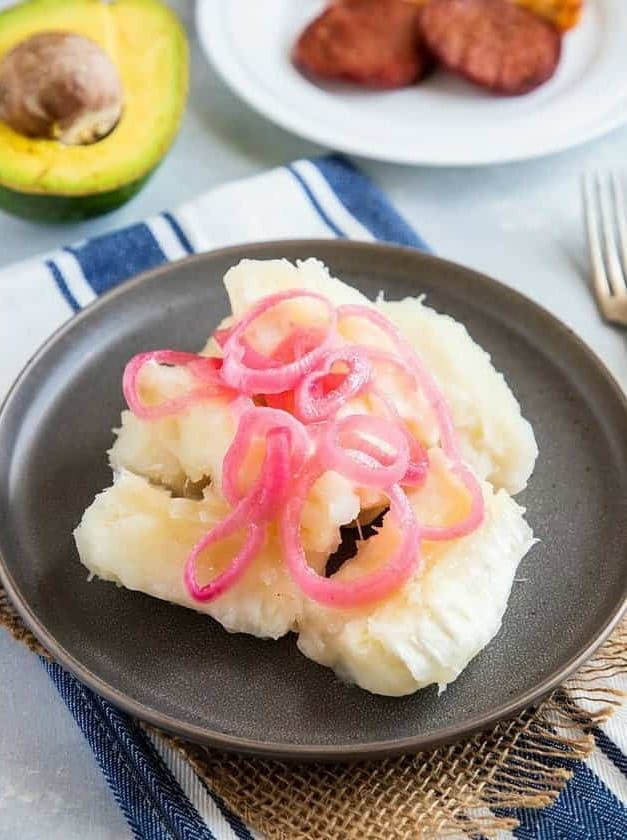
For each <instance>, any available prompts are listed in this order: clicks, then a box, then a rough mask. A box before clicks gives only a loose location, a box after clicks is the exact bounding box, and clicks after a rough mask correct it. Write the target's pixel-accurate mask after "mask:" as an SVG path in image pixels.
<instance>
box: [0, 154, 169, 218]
mask: <svg viewBox="0 0 627 840" xmlns="http://www.w3.org/2000/svg"><path fill="white" fill-rule="evenodd" d="M155 168H156V167H155ZM153 172H154V169H152V170H151V171H150V172H148V173H147V174H146V175H143V176H142V177H141V178H138V179H137V181H132V182H131V183H130V184H124V185H123V186H121V187H117V188H116V189H115V190H109V192H103V193H95V194H93V195H76V196H72V195H52V194H50V193H22V192H18V191H17V190H12V189H10V188H9V187H5V186H3V185H2V184H0V209H2V210H5V211H6V212H7V213H12V214H13V215H14V216H21V217H22V218H23V219H28V220H29V221H36V222H79V221H81V220H82V219H89V218H92V217H93V216H101V215H103V214H104V213H110V212H111V211H112V210H115V209H116V208H117V207H120V206H121V205H122V204H125V203H126V202H127V201H128V200H129V199H131V198H132V197H133V196H134V195H136V194H137V193H138V192H139V190H140V189H141V188H142V187H143V186H144V184H145V183H146V181H147V180H148V179H149V178H150V176H151V175H152V173H153Z"/></svg>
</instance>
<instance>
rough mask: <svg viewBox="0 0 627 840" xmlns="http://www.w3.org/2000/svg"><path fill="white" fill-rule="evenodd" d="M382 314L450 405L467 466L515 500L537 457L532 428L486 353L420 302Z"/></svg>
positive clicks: (388, 307) (384, 305)
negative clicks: (435, 382)
mask: <svg viewBox="0 0 627 840" xmlns="http://www.w3.org/2000/svg"><path fill="white" fill-rule="evenodd" d="M378 308H379V309H380V310H381V311H382V312H383V314H384V315H385V316H386V317H387V318H389V320H390V321H392V323H393V324H394V325H395V326H396V327H397V328H398V329H399V330H400V331H401V332H402V333H403V335H404V336H405V338H406V339H407V340H408V341H409V343H410V344H411V345H412V347H413V349H414V350H415V351H416V352H417V353H418V355H419V356H420V357H421V358H422V359H423V361H424V362H425V363H426V366H427V368H428V369H429V370H430V371H431V373H432V374H433V376H434V377H435V379H436V380H437V382H438V385H439V386H440V388H441V390H442V392H443V394H444V397H445V399H446V401H447V403H448V405H449V408H450V410H451V414H452V416H453V422H454V424H455V429H456V431H457V434H458V435H459V440H460V444H461V448H462V454H463V456H464V460H465V461H466V462H467V463H468V465H469V466H471V467H472V469H473V470H474V472H475V473H476V474H477V475H478V476H480V477H481V478H485V479H487V480H488V481H489V482H491V484H493V485H494V487H496V488H497V489H499V488H501V487H502V488H503V489H504V490H507V492H508V493H511V494H512V495H515V494H516V493H518V492H520V491H521V490H522V489H524V487H525V486H526V484H527V481H528V479H529V476H530V475H531V472H532V471H533V468H534V465H535V462H536V458H537V456H538V446H537V444H536V439H535V436H534V433H533V429H532V427H531V424H530V423H529V422H528V421H527V420H526V419H525V418H524V417H523V416H522V414H521V411H520V405H519V403H518V401H517V399H516V397H515V396H514V394H513V393H512V391H511V388H510V387H509V385H508V384H507V382H506V380H505V377H504V376H503V374H502V373H500V372H499V371H497V370H496V369H495V367H494V365H493V364H492V360H491V358H490V356H489V354H488V353H486V351H485V350H484V349H483V348H482V347H481V346H480V345H479V344H477V343H476V342H475V341H473V340H472V338H471V337H470V335H469V334H468V330H467V329H466V327H465V326H464V325H463V324H461V323H460V322H459V321H456V320H455V319H454V318H451V317H450V316H448V315H443V314H441V313H439V312H436V311H435V309H431V308H430V307H429V306H425V305H424V304H423V303H422V301H421V300H419V299H417V298H406V299H405V300H402V301H385V302H383V301H382V302H380V303H379V304H378Z"/></svg>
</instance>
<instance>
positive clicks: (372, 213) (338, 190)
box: [312, 155, 430, 251]
mask: <svg viewBox="0 0 627 840" xmlns="http://www.w3.org/2000/svg"><path fill="white" fill-rule="evenodd" d="M312 163H313V164H314V166H316V167H317V168H318V169H319V170H320V172H321V173H322V175H323V176H324V178H325V179H326V180H327V182H328V183H329V186H330V187H331V189H332V190H333V192H334V193H335V194H336V195H337V197H338V199H339V200H340V201H341V202H342V204H343V205H344V207H345V208H346V209H347V210H348V212H349V213H350V214H351V215H352V216H354V217H355V218H356V219H357V221H359V222H361V224H362V225H363V226H364V227H365V228H367V229H368V230H369V231H370V233H372V235H373V236H374V237H375V239H379V240H380V241H382V242H395V243H397V244H398V245H410V246H412V247H414V248H420V250H422V251H429V250H430V249H429V247H428V245H427V244H426V242H425V241H424V240H423V239H421V238H420V237H419V236H418V235H417V234H416V232H415V231H414V230H413V228H411V227H410V226H409V225H408V224H407V222H406V221H405V219H404V218H403V217H402V216H401V215H400V213H399V212H398V211H397V210H396V209H395V208H394V207H393V206H392V204H390V202H389V201H388V199H387V198H386V196H385V195H384V193H382V192H381V190H380V189H379V188H378V187H377V186H375V184H373V182H372V181H371V180H370V179H369V178H368V177H367V176H366V175H364V174H363V173H362V172H360V171H359V170H358V169H357V168H356V167H355V166H353V164H352V163H350V161H348V160H347V159H346V158H345V157H343V156H342V155H328V156H327V157H323V158H318V159H317V160H314V161H312Z"/></svg>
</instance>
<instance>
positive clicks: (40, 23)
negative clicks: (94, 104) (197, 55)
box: [0, 0, 188, 221]
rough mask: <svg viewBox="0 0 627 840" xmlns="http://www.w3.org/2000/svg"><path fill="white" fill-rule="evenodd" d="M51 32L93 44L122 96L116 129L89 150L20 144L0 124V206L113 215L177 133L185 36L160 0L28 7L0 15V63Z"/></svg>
mask: <svg viewBox="0 0 627 840" xmlns="http://www.w3.org/2000/svg"><path fill="white" fill-rule="evenodd" d="M54 30H63V31H71V32H77V33H80V34H81V35H84V36H86V37H88V38H91V39H92V40H94V41H96V42H97V43H98V44H99V45H100V46H101V47H102V48H103V49H104V50H105V51H106V52H107V54H108V55H109V57H110V58H111V59H112V61H113V63H114V64H115V66H116V69H117V71H118V74H119V76H120V79H121V82H122V86H123V90H124V110H123V113H122V117H121V119H120V121H119V122H118V124H117V125H116V127H115V128H114V129H113V131H112V132H111V133H110V134H109V135H108V136H107V137H105V138H103V139H102V140H100V141H98V142H97V143H93V144H91V145H88V146H65V145H63V144H61V143H59V142H58V141H56V140H46V139H38V138H31V137H25V136H24V135H21V134H18V133H17V132H15V131H13V130H12V129H11V128H10V127H9V126H8V125H6V124H5V123H2V122H0V207H2V208H3V209H5V210H8V211H9V212H13V213H15V214H17V215H20V216H26V217H27V218H32V219H45V220H48V221H55V220H58V221H62V220H66V219H81V218H87V217H89V216H93V215H98V214H100V213H105V212H108V211H110V210H113V209H114V208H115V207H118V206H119V205H120V204H122V203H124V202H125V201H127V200H128V199H129V198H130V197H131V196H132V195H134V194H135V193H136V192H137V191H138V190H139V189H140V188H141V186H143V184H144V183H145V182H146V180H147V179H148V177H149V176H150V174H151V173H152V172H153V170H154V169H155V168H156V166H157V165H158V164H159V162H160V161H161V159H162V158H163V156H164V155H165V153H166V151H167V149H168V148H169V146H170V144H171V142H172V140H173V138H174V136H175V134H176V132H177V130H178V126H179V123H180V119H181V115H182V112H183V108H184V105H185V99H186V95H187V83H188V53H187V41H186V38H185V33H184V32H183V30H182V28H181V26H180V24H179V22H178V20H177V19H176V17H175V15H174V14H173V13H172V11H171V10H170V9H168V8H167V6H165V5H164V4H163V3H162V2H160V0H113V2H102V0H63V2H61V0H28V2H25V3H22V4H20V5H18V6H13V7H11V8H9V9H7V10H6V11H4V12H0V59H1V58H2V56H3V55H4V54H5V53H6V52H8V51H9V50H11V49H12V48H13V47H14V46H17V44H19V43H20V42H22V41H23V40H25V39H26V38H28V37H30V36H31V35H34V34H36V33H38V32H45V31H54Z"/></svg>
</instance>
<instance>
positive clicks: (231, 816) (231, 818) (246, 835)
mask: <svg viewBox="0 0 627 840" xmlns="http://www.w3.org/2000/svg"><path fill="white" fill-rule="evenodd" d="M198 779H199V781H200V783H201V784H202V786H203V787H204V789H205V790H206V791H207V793H208V794H209V796H210V797H211V798H212V799H213V801H214V802H215V804H216V805H217V806H218V809H219V810H220V812H221V814H222V816H223V817H224V819H225V820H226V821H227V822H228V824H229V825H230V827H231V830H232V832H233V834H235V836H236V837H238V838H239V840H253V835H252V834H251V832H250V831H249V829H248V827H247V826H246V823H245V822H244V821H243V820H242V818H241V817H240V816H239V814H236V813H235V812H234V811H231V809H230V808H229V806H228V805H227V804H226V802H225V801H224V799H222V797H221V796H220V795H219V794H218V793H216V792H215V791H213V790H211V788H210V787H209V786H208V785H207V783H206V782H205V780H204V779H203V778H202V776H198Z"/></svg>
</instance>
